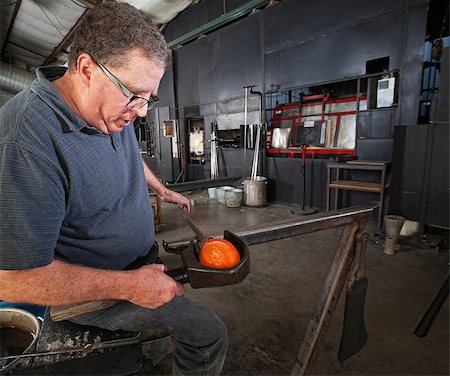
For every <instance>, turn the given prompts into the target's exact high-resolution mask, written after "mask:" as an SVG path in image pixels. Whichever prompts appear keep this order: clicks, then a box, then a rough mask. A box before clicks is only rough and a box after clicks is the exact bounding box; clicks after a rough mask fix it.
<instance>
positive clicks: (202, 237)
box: [177, 206, 206, 242]
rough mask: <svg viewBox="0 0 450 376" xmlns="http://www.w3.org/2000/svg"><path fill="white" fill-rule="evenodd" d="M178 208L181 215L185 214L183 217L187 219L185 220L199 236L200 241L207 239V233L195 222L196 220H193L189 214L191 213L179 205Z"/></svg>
mask: <svg viewBox="0 0 450 376" xmlns="http://www.w3.org/2000/svg"><path fill="white" fill-rule="evenodd" d="M177 210H178V211H179V212H180V213H181V215H182V216H183V219H184V220H185V222H186V223H187V224H188V225H189V227H190V228H191V230H192V231H194V234H195V235H196V236H197V239H198V241H199V242H202V241H203V240H205V239H206V236H205V234H204V233H203V231H202V230H200V229H199V228H198V226H197V225H196V224H195V223H194V221H193V220H192V218H191V217H190V216H189V214H187V213H186V212H185V211H184V210H183V209H181V208H180V207H179V206H177Z"/></svg>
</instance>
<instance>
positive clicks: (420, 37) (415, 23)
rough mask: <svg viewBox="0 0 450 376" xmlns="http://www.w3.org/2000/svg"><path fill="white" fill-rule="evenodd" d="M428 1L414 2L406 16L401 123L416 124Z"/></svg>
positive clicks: (401, 88) (403, 44)
mask: <svg viewBox="0 0 450 376" xmlns="http://www.w3.org/2000/svg"><path fill="white" fill-rule="evenodd" d="M427 6H428V1H417V2H415V3H414V2H413V5H411V6H410V7H409V8H408V12H407V14H406V16H405V30H406V33H405V38H404V40H403V43H402V46H403V51H404V56H403V65H402V71H401V81H400V101H399V104H400V108H401V112H400V124H401V125H416V124H417V114H418V106H419V94H420V86H421V81H420V79H418V78H420V77H421V75H422V64H423V46H424V40H425V29H426V17H424V14H426V11H427Z"/></svg>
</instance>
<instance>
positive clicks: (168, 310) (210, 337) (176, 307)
mask: <svg viewBox="0 0 450 376" xmlns="http://www.w3.org/2000/svg"><path fill="white" fill-rule="evenodd" d="M70 321H72V322H74V323H77V324H82V325H93V326H98V327H100V328H104V329H108V330H119V329H121V330H128V331H132V332H141V331H145V330H152V329H157V328H173V329H174V331H175V339H176V349H175V362H174V365H173V374H174V375H219V374H220V372H221V370H222V367H223V363H224V361H225V355H226V351H227V345H228V334H227V329H226V326H225V324H224V323H223V322H222V321H221V320H220V319H219V317H217V315H216V314H215V313H214V312H212V311H211V310H210V309H208V308H207V307H205V306H203V305H201V304H200V303H197V302H195V301H193V300H191V299H189V298H186V297H184V296H176V297H175V298H174V299H173V300H172V301H170V302H169V303H166V304H164V305H163V306H161V307H158V308H156V309H150V308H144V307H140V306H137V305H135V304H132V303H130V302H122V303H118V304H116V305H114V306H112V307H110V308H107V309H104V310H102V311H97V312H91V313H87V314H84V315H81V316H78V317H75V318H73V319H71V320H70Z"/></svg>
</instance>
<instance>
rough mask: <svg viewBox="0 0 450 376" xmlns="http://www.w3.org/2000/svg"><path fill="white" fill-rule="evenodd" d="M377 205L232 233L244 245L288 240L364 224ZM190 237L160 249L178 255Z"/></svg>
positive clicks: (216, 235) (347, 209) (165, 243)
mask: <svg viewBox="0 0 450 376" xmlns="http://www.w3.org/2000/svg"><path fill="white" fill-rule="evenodd" d="M379 205H380V204H379V202H371V203H370V204H366V205H358V206H352V207H349V208H343V209H339V210H334V211H330V212H322V213H317V214H312V215H309V216H307V217H306V218H305V219H300V220H298V221H293V220H292V219H290V220H289V219H288V220H283V221H279V222H272V223H270V224H269V225H267V224H262V225H260V226H254V227H250V228H247V229H246V230H244V231H239V232H235V233H234V234H235V235H236V236H238V237H239V238H240V239H241V240H242V241H243V242H245V243H246V244H247V245H254V244H259V243H265V242H270V241H274V240H279V239H284V238H290V237H293V236H299V235H304V234H309V233H312V232H316V231H322V230H327V229H330V228H335V227H341V226H345V225H348V224H351V223H356V222H367V221H368V220H369V218H370V215H371V213H372V211H373V210H374V209H375V208H377V207H379ZM211 236H212V237H221V236H223V234H214V235H211ZM191 240H192V238H190V239H180V240H175V241H173V242H170V243H169V242H163V245H164V249H165V250H166V251H168V252H174V253H178V252H180V251H182V250H183V249H184V248H186V247H187V246H188V245H189V243H190V241H191Z"/></svg>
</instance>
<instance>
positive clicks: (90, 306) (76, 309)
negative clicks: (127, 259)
mask: <svg viewBox="0 0 450 376" xmlns="http://www.w3.org/2000/svg"><path fill="white" fill-rule="evenodd" d="M165 273H166V274H167V275H168V276H169V277H172V278H173V279H174V280H175V281H177V282H180V283H182V284H185V283H189V276H188V272H187V268H186V267H185V266H181V267H179V268H176V269H171V270H167V271H166V272H165ZM120 301H121V300H95V301H92V302H85V303H77V304H69V305H64V306H55V307H52V308H51V309H50V317H51V318H52V320H53V321H62V320H68V319H70V318H72V317H75V316H79V315H83V314H85V313H89V312H95V311H99V310H101V309H104V308H109V307H112V306H113V305H114V304H116V303H119V302H120Z"/></svg>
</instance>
